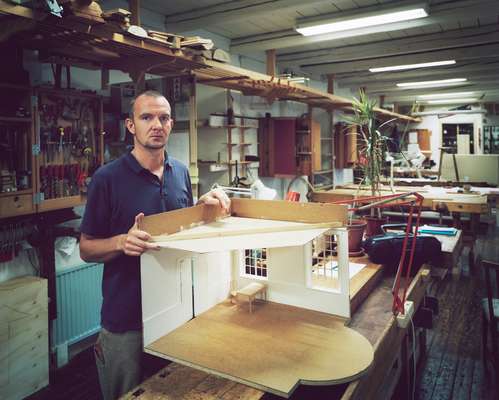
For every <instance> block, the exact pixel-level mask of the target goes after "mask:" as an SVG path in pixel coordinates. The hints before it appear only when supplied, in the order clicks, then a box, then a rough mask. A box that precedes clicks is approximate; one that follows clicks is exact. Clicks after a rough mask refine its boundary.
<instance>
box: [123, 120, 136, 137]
mask: <svg viewBox="0 0 499 400" xmlns="http://www.w3.org/2000/svg"><path fill="white" fill-rule="evenodd" d="M125 126H126V128H127V129H128V131H129V132H130V133H131V134H132V135H135V124H134V123H133V120H132V119H131V118H127V119H126V120H125Z"/></svg>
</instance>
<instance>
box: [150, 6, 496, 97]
mask: <svg viewBox="0 0 499 400" xmlns="http://www.w3.org/2000/svg"><path fill="white" fill-rule="evenodd" d="M407 3H409V4H411V3H414V2H413V1H412V2H411V1H409V2H407V1H393V0H335V1H324V0H308V1H303V0H231V1H227V0H225V1H223V0H222V1H221V0H184V1H181V2H180V1H176V2H163V1H160V0H144V1H143V3H142V4H143V6H144V7H146V8H147V9H149V10H151V11H154V12H158V13H161V14H163V15H165V17H166V30H167V31H170V32H183V31H189V30H194V29H205V30H207V31H210V32H213V33H216V34H218V35H221V36H224V37H226V38H228V39H230V40H231V52H232V53H239V54H247V55H251V54H254V53H257V52H261V51H264V50H268V49H276V53H277V66H278V68H279V71H280V72H281V73H282V72H285V71H286V72H288V71H294V72H295V73H297V74H298V75H300V74H301V75H303V74H306V75H309V76H310V77H312V78H315V79H319V78H324V77H325V76H326V75H327V74H334V77H335V80H336V81H337V82H338V84H339V85H340V87H349V88H352V89H354V90H355V89H357V88H361V87H363V88H365V89H366V91H367V92H368V93H369V94H371V95H373V96H380V95H384V96H385V103H390V102H400V103H404V102H406V103H412V102H413V101H414V100H415V99H416V96H417V95H420V94H431V93H436V92H438V93H441V92H442V91H443V90H444V89H441V88H439V89H402V88H399V87H397V86H396V85H395V84H396V83H398V82H407V81H411V82H412V81H433V80H441V79H449V78H466V79H467V81H466V82H463V83H461V84H459V85H457V86H452V87H449V88H445V91H449V92H466V93H468V94H469V92H473V93H472V96H473V97H481V96H484V97H482V100H483V101H485V102H488V101H499V79H498V78H499V25H498V16H499V1H498V0H428V1H426V2H424V3H426V5H427V6H428V10H429V16H428V17H426V18H421V19H416V20H412V21H405V22H397V23H391V24H385V25H382V26H377V27H370V28H361V29H358V30H356V31H355V33H354V35H355V36H350V35H349V36H348V37H345V35H344V34H341V33H335V34H329V35H316V36H309V37H305V36H302V35H301V34H299V33H297V32H296V31H295V30H294V29H293V28H294V27H295V26H296V25H297V23H300V22H304V21H306V20H307V19H309V18H320V17H321V16H325V15H328V17H331V16H333V17H334V16H336V15H338V16H341V15H342V13H349V12H353V13H356V12H359V13H364V12H367V11H370V10H372V9H373V8H374V9H376V8H379V7H388V8H389V7H391V6H393V7H396V6H399V5H401V4H407ZM419 3H421V2H419ZM350 33H351V32H350ZM443 60H456V64H454V65H450V66H440V67H432V68H421V69H411V70H406V71H399V72H384V73H371V72H369V71H368V69H369V68H373V67H384V66H393V65H401V64H404V65H405V64H415V63H423V62H433V61H443ZM469 95H470V94H469ZM469 95H468V97H469Z"/></svg>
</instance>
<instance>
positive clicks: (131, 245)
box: [119, 213, 159, 257]
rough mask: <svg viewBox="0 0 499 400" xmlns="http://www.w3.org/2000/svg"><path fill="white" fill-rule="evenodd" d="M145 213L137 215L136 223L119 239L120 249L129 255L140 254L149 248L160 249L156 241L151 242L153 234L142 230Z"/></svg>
mask: <svg viewBox="0 0 499 400" xmlns="http://www.w3.org/2000/svg"><path fill="white" fill-rule="evenodd" d="M143 219H144V213H140V214H138V215H137V216H136V217H135V223H134V224H133V226H132V227H131V228H130V230H129V231H128V233H127V234H125V235H122V237H121V240H120V241H119V247H120V250H121V251H123V253H125V254H126V255H127V256H136V257H138V256H140V255H141V254H142V253H144V252H145V251H147V250H159V246H158V245H157V244H155V243H149V242H148V241H149V240H151V235H149V234H148V233H147V232H145V231H142V230H140V228H139V227H140V226H141V224H142V220H143Z"/></svg>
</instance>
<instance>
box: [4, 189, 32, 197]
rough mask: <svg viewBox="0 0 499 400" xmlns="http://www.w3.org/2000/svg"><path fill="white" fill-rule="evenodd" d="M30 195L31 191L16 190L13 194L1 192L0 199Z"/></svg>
mask: <svg viewBox="0 0 499 400" xmlns="http://www.w3.org/2000/svg"><path fill="white" fill-rule="evenodd" d="M31 193H33V189H25V190H16V191H14V192H2V193H0V197H8V196H21V195H23V194H31Z"/></svg>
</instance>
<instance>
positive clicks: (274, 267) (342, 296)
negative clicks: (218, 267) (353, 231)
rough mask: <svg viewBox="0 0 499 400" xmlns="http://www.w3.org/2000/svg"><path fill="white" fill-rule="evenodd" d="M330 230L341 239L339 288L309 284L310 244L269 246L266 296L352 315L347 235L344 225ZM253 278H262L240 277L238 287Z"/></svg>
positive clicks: (297, 305)
mask: <svg viewBox="0 0 499 400" xmlns="http://www.w3.org/2000/svg"><path fill="white" fill-rule="evenodd" d="M331 232H332V233H334V234H335V235H336V236H337V239H338V263H339V268H338V270H339V283H340V287H339V292H332V291H331V290H321V289H313V288H310V287H308V286H307V271H309V272H310V271H311V263H312V252H311V247H310V245H309V244H307V245H306V246H300V247H291V248H289V247H287V248H285V249H268V250H267V252H268V259H267V274H268V280H267V281H266V282H265V283H266V284H267V287H268V288H267V300H269V301H273V302H276V303H282V304H288V305H291V306H296V307H302V308H306V309H309V310H316V311H321V312H325V313H328V314H334V315H339V316H341V317H345V318H350V294H349V293H350V292H349V273H348V250H347V249H348V235H347V231H346V229H345V228H338V229H333V230H331ZM248 248H250V247H248ZM251 282H261V280H258V279H252V278H249V277H248V276H247V275H246V276H240V275H239V276H238V277H237V287H238V288H241V287H244V286H246V285H247V284H249V283H251Z"/></svg>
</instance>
